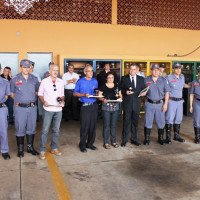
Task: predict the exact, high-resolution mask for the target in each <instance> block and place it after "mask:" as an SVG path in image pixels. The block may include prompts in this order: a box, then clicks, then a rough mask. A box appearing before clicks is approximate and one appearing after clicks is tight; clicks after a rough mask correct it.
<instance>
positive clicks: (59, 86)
mask: <svg viewBox="0 0 200 200" xmlns="http://www.w3.org/2000/svg"><path fill="white" fill-rule="evenodd" d="M53 85H54V83H53V81H52V80H51V77H48V78H45V79H43V80H42V82H41V84H40V87H39V91H38V96H43V98H44V101H46V102H47V103H48V104H49V105H58V102H57V98H58V97H63V96H64V84H63V81H62V79H60V78H56V81H55V86H56V87H54V86H53ZM54 89H56V91H54ZM43 108H44V109H45V110H46V111H50V112H60V111H62V107H56V106H48V107H45V106H43Z"/></svg>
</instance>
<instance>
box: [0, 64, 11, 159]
mask: <svg viewBox="0 0 200 200" xmlns="http://www.w3.org/2000/svg"><path fill="white" fill-rule="evenodd" d="M0 73H1V64H0ZM0 91H1V92H0V136H1V153H2V157H3V158H4V159H5V160H9V159H10V155H9V154H8V152H9V147H8V135H7V130H8V120H7V115H8V110H7V107H6V104H5V102H6V99H7V98H8V95H10V83H9V81H8V80H6V79H4V78H2V77H1V76H0Z"/></svg>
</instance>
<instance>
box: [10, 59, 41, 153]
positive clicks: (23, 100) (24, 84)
mask: <svg viewBox="0 0 200 200" xmlns="http://www.w3.org/2000/svg"><path fill="white" fill-rule="evenodd" d="M30 66H31V61H29V60H21V62H20V68H21V73H19V74H17V75H16V76H15V77H14V78H13V79H12V80H11V97H12V98H13V99H14V105H15V128H16V132H15V135H16V138H17V146H18V154H17V156H18V157H24V136H25V132H26V133H27V134H26V138H27V152H28V153H31V154H32V155H38V152H37V151H35V149H34V148H33V141H34V136H35V133H36V119H37V105H36V100H37V92H38V88H39V82H38V79H37V78H36V77H35V76H34V75H32V74H29V70H30Z"/></svg>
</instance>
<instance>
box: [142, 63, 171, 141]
mask: <svg viewBox="0 0 200 200" xmlns="http://www.w3.org/2000/svg"><path fill="white" fill-rule="evenodd" d="M151 71H152V75H151V76H148V77H146V78H145V85H146V87H148V86H149V90H148V92H147V95H146V97H147V99H146V102H145V120H144V135H145V142H144V145H149V142H150V132H151V128H152V126H153V120H154V117H155V121H156V125H157V128H158V142H159V143H160V144H161V145H164V144H165V142H164V139H163V136H164V127H165V112H166V111H167V105H168V99H169V91H170V88H169V84H168V82H167V80H166V79H165V78H163V77H161V76H160V75H159V74H160V70H159V65H158V64H153V65H152V68H151Z"/></svg>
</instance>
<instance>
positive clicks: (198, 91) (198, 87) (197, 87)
mask: <svg viewBox="0 0 200 200" xmlns="http://www.w3.org/2000/svg"><path fill="white" fill-rule="evenodd" d="M190 94H194V96H195V97H196V98H197V99H200V80H195V81H192V84H191V88H190Z"/></svg>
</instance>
